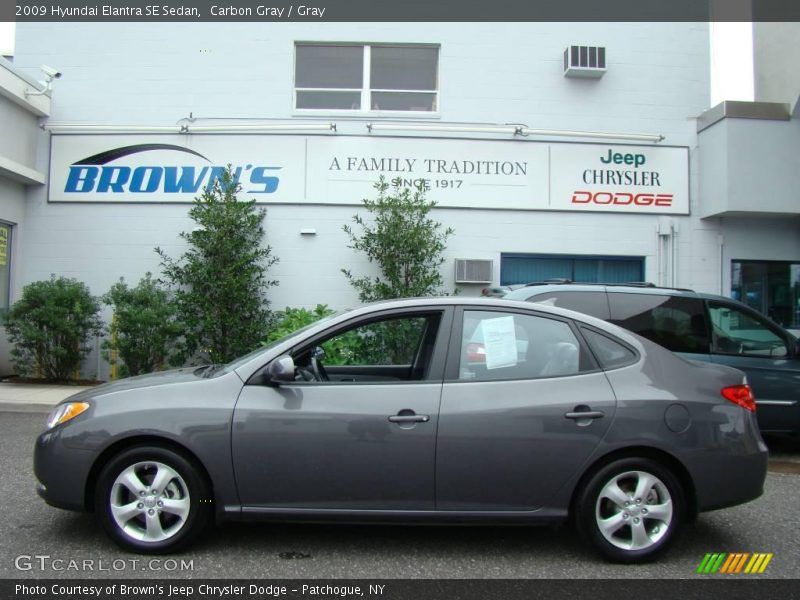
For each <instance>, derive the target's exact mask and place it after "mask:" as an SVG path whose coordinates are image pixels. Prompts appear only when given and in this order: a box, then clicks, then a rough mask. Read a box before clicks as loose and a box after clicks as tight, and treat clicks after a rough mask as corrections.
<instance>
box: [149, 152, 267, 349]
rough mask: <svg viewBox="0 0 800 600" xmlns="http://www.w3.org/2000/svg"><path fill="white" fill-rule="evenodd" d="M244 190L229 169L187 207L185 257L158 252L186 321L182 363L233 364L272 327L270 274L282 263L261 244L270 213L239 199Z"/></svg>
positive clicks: (180, 316)
mask: <svg viewBox="0 0 800 600" xmlns="http://www.w3.org/2000/svg"><path fill="white" fill-rule="evenodd" d="M241 187H242V186H241V185H239V183H238V182H237V181H236V179H235V177H234V174H233V173H232V171H231V167H230V165H228V168H227V169H226V170H225V172H224V173H223V174H222V175H221V176H220V177H218V178H216V179H215V180H214V185H213V186H212V188H211V189H205V190H204V191H203V194H202V195H201V196H198V197H197V198H195V200H194V204H193V206H192V207H191V208H190V209H189V217H190V218H191V219H192V221H194V223H195V227H194V229H193V230H192V231H190V232H182V233H181V234H180V237H181V238H182V239H183V240H184V241H185V242H186V243H187V244H188V248H187V250H186V251H185V252H184V253H183V255H182V256H180V257H179V258H177V259H174V258H172V257H170V256H168V255H167V254H166V252H164V250H162V249H161V248H156V252H157V253H158V255H159V256H160V257H161V268H162V270H163V274H164V276H163V279H164V281H166V282H167V284H168V285H169V286H170V290H171V291H172V292H173V293H174V294H175V302H176V305H177V307H178V318H179V319H180V321H181V322H182V323H183V324H184V331H183V337H182V338H181V344H180V346H181V347H180V355H179V358H180V360H181V361H187V362H206V361H210V362H212V363H221V362H229V361H231V360H233V359H234V358H237V357H239V356H241V355H243V354H245V353H246V352H249V351H250V350H252V349H253V348H255V347H257V346H258V344H259V343H260V342H261V341H263V340H264V338H265V337H266V335H267V333H268V331H269V329H270V325H271V322H272V313H271V312H270V310H269V302H268V300H267V298H266V291H267V289H268V288H269V287H270V286H273V285H277V283H278V282H277V281H274V280H270V279H268V278H267V270H268V269H269V268H270V266H272V265H273V264H274V263H275V262H277V260H278V259H277V258H276V257H274V256H272V248H270V247H269V246H264V245H262V242H263V239H264V219H265V217H266V211H265V210H264V209H258V208H256V206H255V200H252V201H240V200H239V199H238V198H237V194H238V193H239V192H240V191H241Z"/></svg>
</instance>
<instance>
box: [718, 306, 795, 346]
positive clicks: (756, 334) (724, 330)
mask: <svg viewBox="0 0 800 600" xmlns="http://www.w3.org/2000/svg"><path fill="white" fill-rule="evenodd" d="M708 314H709V316H710V317H711V326H712V329H713V331H712V343H713V351H714V352H715V353H718V354H741V355H743V356H761V357H773V358H782V357H785V356H788V355H789V349H788V347H787V345H786V340H785V339H784V338H783V337H782V336H780V335H779V334H778V332H777V331H775V329H774V327H771V326H770V325H769V323H768V322H767V320H766V319H764V318H763V317H761V316H760V315H758V314H756V313H751V312H749V311H745V310H742V309H740V308H739V307H737V306H733V305H730V304H724V303H722V302H715V301H709V303H708Z"/></svg>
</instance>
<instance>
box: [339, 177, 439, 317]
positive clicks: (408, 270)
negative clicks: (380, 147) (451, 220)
mask: <svg viewBox="0 0 800 600" xmlns="http://www.w3.org/2000/svg"><path fill="white" fill-rule="evenodd" d="M374 187H375V189H376V190H377V191H378V197H377V199H374V200H372V199H364V201H363V204H364V208H365V209H366V210H367V211H368V212H369V213H371V215H372V217H373V219H372V221H373V222H372V224H370V223H368V222H367V220H365V219H364V218H362V217H361V216H360V215H354V216H353V222H354V223H355V224H356V225H358V226H359V227H360V228H361V230H360V231H359V232H358V233H356V232H355V231H353V228H352V227H351V226H350V225H345V226H344V231H345V233H346V234H347V235H348V237H349V238H350V245H349V247H350V248H353V249H354V250H358V251H360V252H364V253H365V254H366V255H367V259H368V260H369V262H374V263H376V264H377V266H378V269H379V270H380V275H379V276H377V277H369V276H362V277H356V276H355V275H353V274H352V273H351V271H350V270H349V269H342V272H343V273H344V274H345V276H346V277H347V279H348V280H349V281H350V284H351V285H352V286H353V287H354V288H355V289H356V290H357V291H358V296H359V298H360V299H361V301H362V302H372V301H375V300H386V299H391V298H409V297H416V296H436V295H441V294H444V293H445V292H444V290H442V284H443V282H444V280H443V279H442V275H441V272H440V270H439V269H440V267H441V266H442V264H443V263H444V261H445V259H444V257H443V256H442V253H443V252H444V250H445V248H446V243H447V238H448V237H449V236H450V235H452V234H453V229H451V228H450V227H448V228H446V229H445V228H443V227H442V224H441V223H439V222H437V221H435V220H434V219H432V218H431V217H430V212H431V210H432V209H433V208H434V207H435V206H436V203H435V202H433V201H428V200H426V199H425V189H424V187H423V185H419V186H417V187H416V188H410V187H407V186H403V185H401V184H400V181H399V180H395V181H394V182H392V184H391V185H390V184H389V183H388V182H387V181H386V179H385V178H384V177H381V178H380V179H379V180H378V182H377V183H376V184H375V186H374Z"/></svg>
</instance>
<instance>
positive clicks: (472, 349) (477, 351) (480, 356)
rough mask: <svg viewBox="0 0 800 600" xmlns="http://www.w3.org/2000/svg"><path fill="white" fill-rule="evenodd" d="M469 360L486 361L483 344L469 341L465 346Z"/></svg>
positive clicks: (474, 361)
mask: <svg viewBox="0 0 800 600" xmlns="http://www.w3.org/2000/svg"><path fill="white" fill-rule="evenodd" d="M466 351H467V352H466V353H467V360H468V361H469V362H473V363H476V362H486V347H485V346H484V345H483V344H478V343H475V342H470V343H469V344H467V347H466Z"/></svg>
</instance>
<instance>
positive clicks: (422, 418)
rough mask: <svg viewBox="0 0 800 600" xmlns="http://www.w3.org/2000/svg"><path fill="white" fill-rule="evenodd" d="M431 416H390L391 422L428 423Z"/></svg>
mask: <svg viewBox="0 0 800 600" xmlns="http://www.w3.org/2000/svg"><path fill="white" fill-rule="evenodd" d="M430 420H431V418H430V417H429V416H428V415H416V414H412V415H394V416H391V417H389V422H390V423H427V422H428V421H430Z"/></svg>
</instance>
